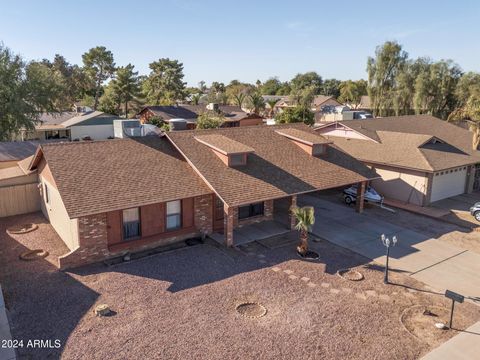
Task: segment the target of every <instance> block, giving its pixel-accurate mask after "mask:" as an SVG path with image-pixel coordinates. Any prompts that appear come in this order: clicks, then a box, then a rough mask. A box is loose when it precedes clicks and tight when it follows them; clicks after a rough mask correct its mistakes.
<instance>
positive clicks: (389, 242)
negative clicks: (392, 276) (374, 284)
mask: <svg viewBox="0 0 480 360" xmlns="http://www.w3.org/2000/svg"><path fill="white" fill-rule="evenodd" d="M381 239H382V244H383V246H385V247H386V248H387V261H386V264H385V277H384V278H383V283H384V284H388V258H389V257H390V247H391V246H395V244H396V243H397V237H396V236H395V235H394V236H393V237H392V240H390V239H389V238H388V237H386V236H385V234H382V236H381Z"/></svg>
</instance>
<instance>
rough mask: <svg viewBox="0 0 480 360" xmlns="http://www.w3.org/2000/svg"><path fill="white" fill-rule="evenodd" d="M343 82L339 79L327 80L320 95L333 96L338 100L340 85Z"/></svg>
mask: <svg viewBox="0 0 480 360" xmlns="http://www.w3.org/2000/svg"><path fill="white" fill-rule="evenodd" d="M341 84H342V82H341V81H340V80H337V79H326V80H324V81H323V83H322V86H321V87H320V94H322V95H327V96H333V97H334V98H335V99H337V98H338V97H339V96H340V85H341Z"/></svg>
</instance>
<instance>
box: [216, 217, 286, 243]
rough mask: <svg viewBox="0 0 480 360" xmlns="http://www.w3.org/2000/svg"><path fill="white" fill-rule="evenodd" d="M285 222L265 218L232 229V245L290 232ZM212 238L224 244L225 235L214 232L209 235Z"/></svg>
mask: <svg viewBox="0 0 480 360" xmlns="http://www.w3.org/2000/svg"><path fill="white" fill-rule="evenodd" d="M290 231H291V230H290V229H288V228H287V226H286V225H285V224H282V223H280V222H278V221H275V220H267V221H262V222H258V223H255V224H251V225H244V226H241V227H238V228H236V229H235V230H233V239H234V242H233V245H234V246H238V245H244V244H248V243H251V242H253V241H258V240H263V239H268V238H271V237H273V236H277V235H282V234H286V233H288V232H290ZM210 237H211V238H212V239H214V240H215V241H217V242H218V243H220V244H222V245H224V244H225V235H224V234H223V233H220V232H215V233H213V234H212V235H210Z"/></svg>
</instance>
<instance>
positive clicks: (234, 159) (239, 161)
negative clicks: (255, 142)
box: [195, 134, 255, 167]
mask: <svg viewBox="0 0 480 360" xmlns="http://www.w3.org/2000/svg"><path fill="white" fill-rule="evenodd" d="M195 140H197V141H198V142H200V143H202V144H204V145H206V146H208V147H209V148H211V149H212V150H213V152H214V153H215V155H217V156H218V157H219V158H220V159H221V160H222V161H223V162H224V163H225V165H227V166H230V167H234V166H241V165H246V164H247V158H248V154H250V153H253V152H254V151H255V150H254V149H253V148H251V147H250V146H247V145H244V144H242V143H240V142H238V141H235V140H232V139H230V138H228V137H226V136H223V135H219V134H209V135H199V136H195Z"/></svg>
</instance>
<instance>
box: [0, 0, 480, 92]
mask: <svg viewBox="0 0 480 360" xmlns="http://www.w3.org/2000/svg"><path fill="white" fill-rule="evenodd" d="M479 16H480V2H479V1H475V0H472V1H467V0H457V1H443V0H437V1H430V0H416V1H410V0H401V1H395V2H394V1H387V0H384V1H373V0H371V1H369V0H362V1H360V0H358V1H354V0H345V1H303V0H296V1H280V0H277V1H261V0H257V1H250V0H244V1H227V0H224V1H216V0H203V1H193V0H164V1H146V0H137V1H125V0H117V1H113V0H110V1H108V0H103V1H102V0H97V1H90V0H77V1H67V0H64V1H52V0H43V1H22V0H17V1H6V0H0V41H1V42H3V43H4V45H6V46H8V47H10V48H11V49H12V50H14V51H15V52H17V53H20V54H22V55H23V56H24V57H25V58H27V59H42V58H49V59H51V58H53V56H54V54H55V53H60V54H62V55H64V56H65V57H66V58H67V60H68V61H70V62H73V63H79V64H80V63H81V55H82V53H84V52H85V51H86V50H88V49H89V48H91V47H94V46H96V45H104V46H106V47H107V48H108V49H110V50H111V51H112V52H113V54H114V56H115V61H116V63H117V64H118V65H126V64H128V63H132V64H134V65H135V66H136V68H137V70H139V71H140V73H142V74H146V73H148V71H149V70H148V64H149V63H150V62H152V61H154V60H156V59H158V58H161V57H170V58H173V59H178V60H180V61H181V62H183V64H184V73H185V80H186V81H187V82H188V83H189V84H190V85H196V84H197V83H198V82H199V81H200V80H205V81H206V82H207V83H210V82H211V81H223V82H229V81H230V80H232V79H239V80H241V81H249V82H254V81H256V80H257V79H260V80H266V79H267V78H269V77H271V76H278V77H279V78H280V80H288V79H290V78H291V77H293V76H294V75H295V74H296V73H299V72H305V71H317V72H318V73H319V74H320V75H322V77H324V78H331V77H335V78H338V79H341V80H344V79H350V78H351V79H359V78H362V77H363V78H365V77H366V72H365V67H366V60H367V56H369V55H373V53H374V51H375V47H376V46H377V45H379V44H381V43H383V42H384V41H386V40H397V41H399V42H400V43H401V44H403V46H404V49H405V50H406V51H408V53H409V54H410V56H411V57H417V56H430V57H431V58H433V59H447V58H448V59H453V60H454V61H456V62H457V63H458V64H459V65H460V66H461V67H462V68H463V69H464V70H465V71H480V46H479V45H480V28H479V27H478V19H479Z"/></svg>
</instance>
